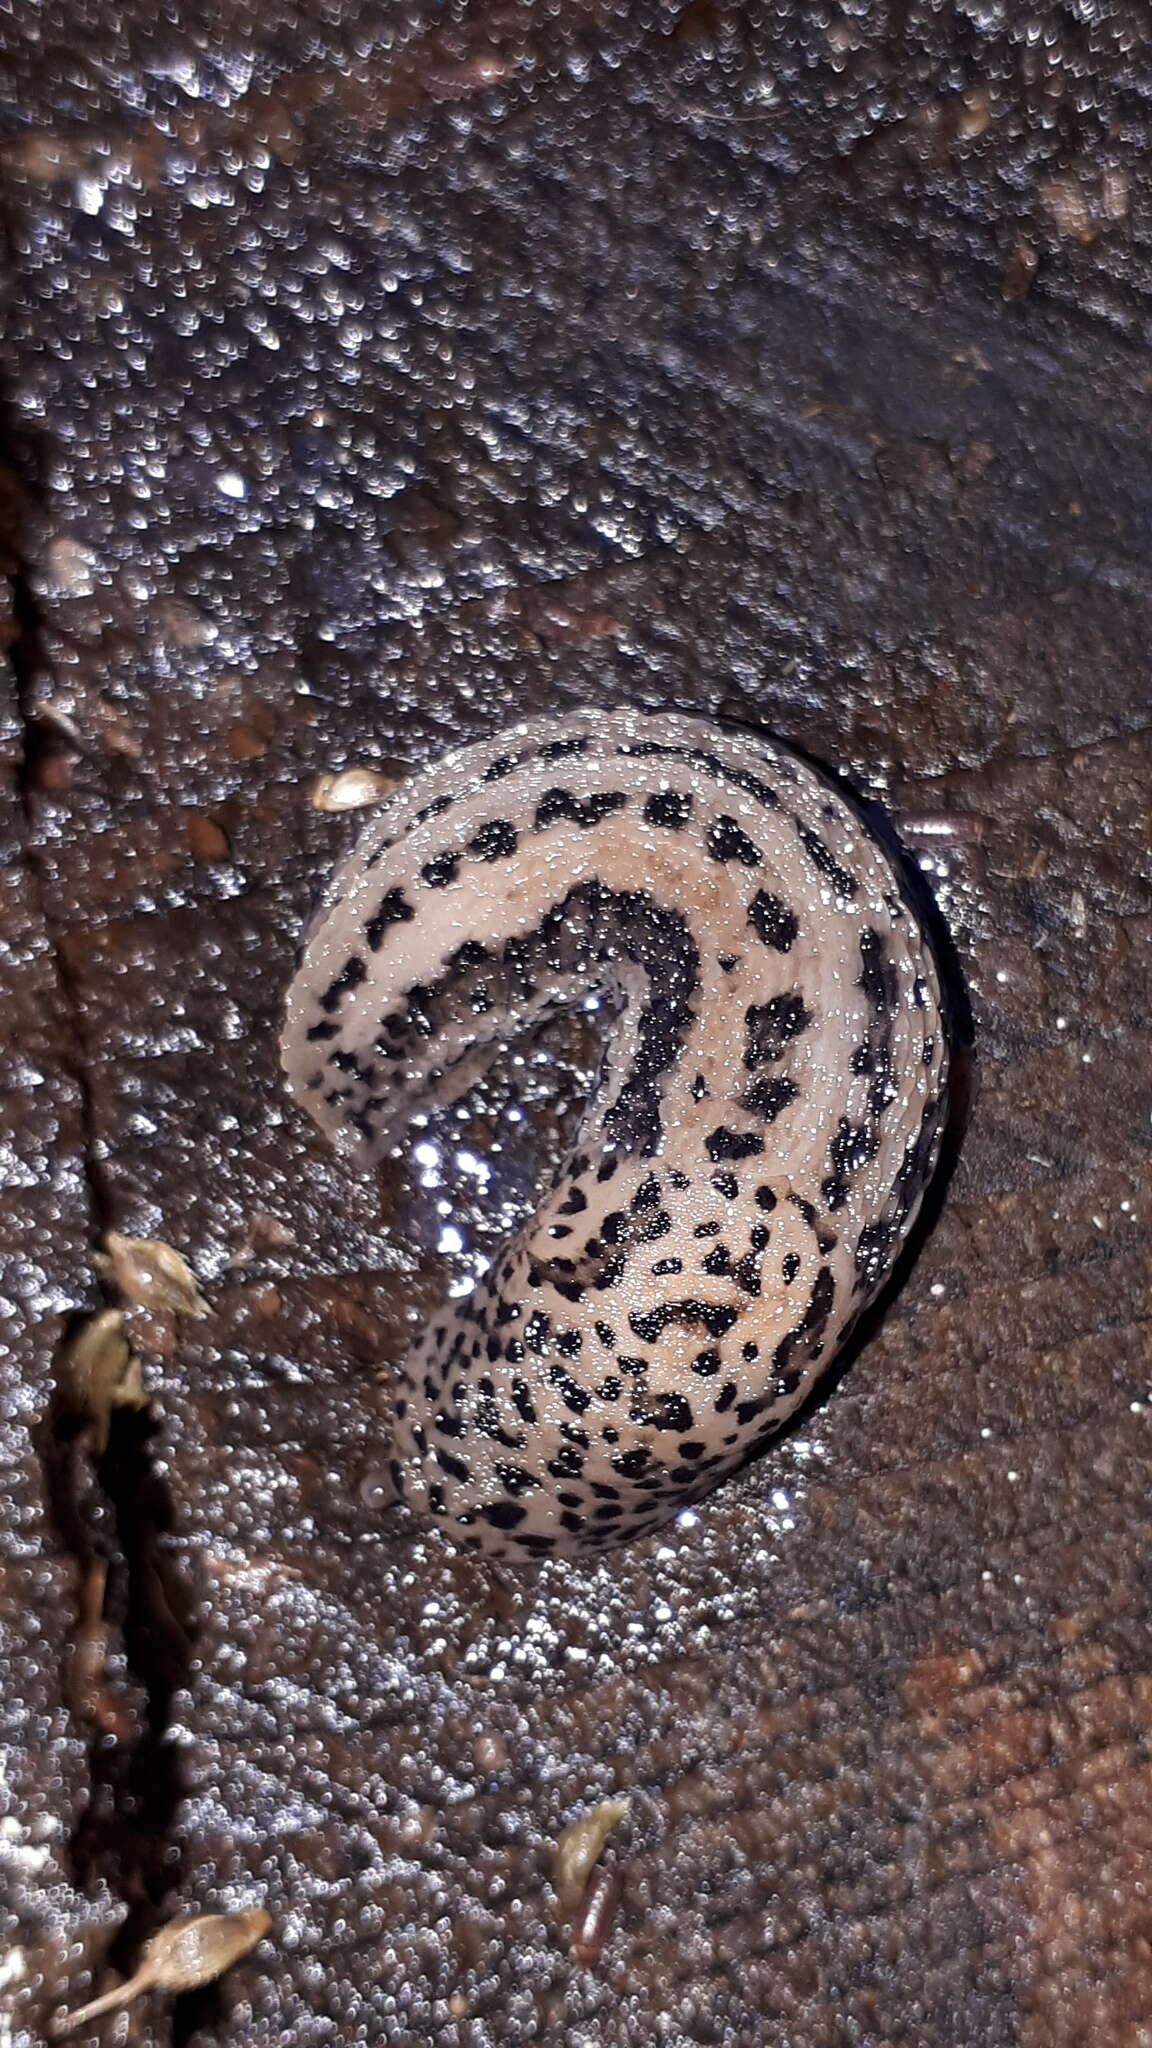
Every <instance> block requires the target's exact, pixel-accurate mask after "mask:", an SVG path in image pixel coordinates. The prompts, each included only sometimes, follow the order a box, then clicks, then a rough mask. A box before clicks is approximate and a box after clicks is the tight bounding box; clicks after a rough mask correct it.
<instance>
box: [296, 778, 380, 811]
mask: <svg viewBox="0 0 1152 2048" xmlns="http://www.w3.org/2000/svg"><path fill="white" fill-rule="evenodd" d="M399 787H400V780H399V777H398V776H395V775H382V774H381V773H380V771H379V770H378V769H376V768H342V769H341V770H340V772H339V774H336V775H318V776H317V778H316V781H315V782H314V783H313V785H312V808H313V810H314V811H361V810H363V809H364V807H365V805H367V804H379V803H383V801H384V798H385V797H386V796H391V794H392V791H393V790H394V789H398V788H399Z"/></svg>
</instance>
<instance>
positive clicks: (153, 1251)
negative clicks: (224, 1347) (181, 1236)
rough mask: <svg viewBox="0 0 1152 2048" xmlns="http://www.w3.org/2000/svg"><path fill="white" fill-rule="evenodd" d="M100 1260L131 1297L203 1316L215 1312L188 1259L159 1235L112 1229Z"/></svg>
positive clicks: (183, 1313) (147, 1304)
mask: <svg viewBox="0 0 1152 2048" xmlns="http://www.w3.org/2000/svg"><path fill="white" fill-rule="evenodd" d="M96 1263H97V1265H98V1266H99V1268H100V1270H101V1272H102V1273H104V1274H105V1275H106V1276H107V1278H108V1279H110V1280H112V1281H113V1282H114V1284H115V1285H116V1286H117V1287H118V1288H119V1290H120V1292H121V1294H123V1295H126V1296H127V1298H128V1300H129V1301H135V1302H139V1303H140V1305H141V1306H142V1307H143V1308H161V1309H164V1308H166V1309H171V1310H172V1311H173V1313H174V1314H176V1315H178V1316H193V1317H196V1318H197V1319H199V1318H200V1317H201V1316H206V1315H209V1314H210V1313H211V1311H210V1309H209V1306H208V1303H207V1302H206V1301H205V1299H204V1296H203V1295H202V1294H201V1292H200V1289H199V1287H198V1285H197V1283H196V1275H195V1274H194V1273H193V1271H192V1268H191V1266H190V1265H189V1264H188V1261H187V1259H184V1258H182V1257H181V1255H180V1253H179V1252H178V1251H174V1250H173V1248H172V1246H171V1245H170V1244H165V1243H163V1241H162V1240H161V1239H160V1238H158V1237H121V1235H120V1232H119V1231H118V1230H110V1231H108V1233H107V1235H106V1236H105V1239H104V1253H103V1254H100V1253H98V1254H97V1258H96Z"/></svg>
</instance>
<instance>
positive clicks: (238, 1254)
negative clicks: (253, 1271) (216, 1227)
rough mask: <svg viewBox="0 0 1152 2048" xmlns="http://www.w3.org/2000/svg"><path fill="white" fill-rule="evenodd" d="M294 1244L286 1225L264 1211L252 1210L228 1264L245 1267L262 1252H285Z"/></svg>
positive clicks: (294, 1240)
mask: <svg viewBox="0 0 1152 2048" xmlns="http://www.w3.org/2000/svg"><path fill="white" fill-rule="evenodd" d="M295 1242H296V1239H295V1238H294V1236H293V1235H292V1232H291V1231H290V1230H289V1228H288V1226H287V1224H286V1223H281V1222H280V1220H279V1218H278V1217H276V1216H269V1215H268V1213H267V1211H266V1210H264V1209H254V1210H253V1212H252V1215H251V1216H250V1217H249V1219H248V1227H247V1229H246V1230H245V1232H244V1235H243V1237H242V1238H241V1240H240V1243H239V1244H238V1245H237V1247H236V1250H235V1251H234V1253H233V1254H232V1257H231V1258H230V1259H229V1261H228V1264H229V1265H230V1266H246V1265H248V1264H249V1262H250V1261H251V1260H252V1259H258V1258H259V1257H260V1256H261V1255H262V1253H264V1252H278V1251H287V1250H288V1249H289V1248H290V1247H291V1246H292V1245H294V1244H295Z"/></svg>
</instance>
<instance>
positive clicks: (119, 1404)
mask: <svg viewBox="0 0 1152 2048" xmlns="http://www.w3.org/2000/svg"><path fill="white" fill-rule="evenodd" d="M62 1385H63V1389H64V1392H65V1394H66V1396H67V1398H68V1400H69V1402H70V1404H71V1406H72V1407H73V1408H74V1410H75V1411H76V1413H77V1414H78V1415H79V1416H81V1417H82V1419H83V1421H84V1422H85V1424H86V1425H87V1427H88V1428H89V1429H90V1431H91V1447H92V1451H93V1454H94V1456H96V1457H98V1458H100V1457H103V1455H104V1452H105V1451H106V1450H107V1448H108V1432H109V1430H110V1428H111V1423H112V1410H113V1409H114V1408H135V1409H140V1408H146V1407H147V1406H148V1396H147V1394H146V1393H145V1391H144V1384H143V1380H142V1378H141V1371H140V1360H139V1359H138V1358H137V1357H136V1354H135V1352H134V1351H133V1350H132V1347H131V1345H130V1344H129V1342H128V1338H127V1336H126V1335H125V1331H124V1314H123V1310H122V1309H118V1308H103V1309H100V1310H98V1312H97V1313H96V1314H95V1315H92V1316H88V1317H86V1319H85V1321H84V1322H83V1323H81V1325H80V1327H79V1329H78V1330H77V1331H76V1332H75V1333H74V1335H73V1336H72V1337H71V1338H70V1339H69V1341H68V1343H67V1344H66V1346H65V1348H64V1354H63V1359H62Z"/></svg>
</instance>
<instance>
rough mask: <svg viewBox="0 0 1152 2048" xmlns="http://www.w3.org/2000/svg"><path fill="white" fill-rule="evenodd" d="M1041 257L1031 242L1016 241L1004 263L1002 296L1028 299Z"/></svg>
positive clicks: (1001, 285)
mask: <svg viewBox="0 0 1152 2048" xmlns="http://www.w3.org/2000/svg"><path fill="white" fill-rule="evenodd" d="M1039 262H1040V258H1039V256H1038V255H1037V253H1036V251H1035V249H1034V248H1033V247H1032V244H1031V243H1030V242H1024V241H1020V242H1014V243H1013V245H1012V248H1011V249H1010V250H1009V252H1008V257H1007V260H1006V262H1005V264H1004V274H1003V276H1002V278H1001V281H1000V295H1001V297H1002V298H1005V299H1009V300H1014V299H1026V298H1027V296H1028V294H1029V292H1030V291H1031V289H1032V280H1033V278H1034V277H1035V275H1036V271H1037V267H1038V265H1039Z"/></svg>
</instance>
